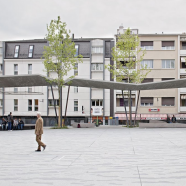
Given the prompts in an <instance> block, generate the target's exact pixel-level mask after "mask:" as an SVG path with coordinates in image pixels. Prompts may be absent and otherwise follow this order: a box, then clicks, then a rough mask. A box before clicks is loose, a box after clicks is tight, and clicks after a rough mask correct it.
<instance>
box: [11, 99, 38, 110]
mask: <svg viewBox="0 0 186 186" xmlns="http://www.w3.org/2000/svg"><path fill="white" fill-rule="evenodd" d="M32 106H33V101H32V99H29V100H28V111H38V110H39V102H38V99H34V110H33V107H32ZM14 111H18V99H14Z"/></svg>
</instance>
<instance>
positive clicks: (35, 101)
mask: <svg viewBox="0 0 186 186" xmlns="http://www.w3.org/2000/svg"><path fill="white" fill-rule="evenodd" d="M34 103H35V107H34V111H38V106H39V102H38V99H35V100H34Z"/></svg>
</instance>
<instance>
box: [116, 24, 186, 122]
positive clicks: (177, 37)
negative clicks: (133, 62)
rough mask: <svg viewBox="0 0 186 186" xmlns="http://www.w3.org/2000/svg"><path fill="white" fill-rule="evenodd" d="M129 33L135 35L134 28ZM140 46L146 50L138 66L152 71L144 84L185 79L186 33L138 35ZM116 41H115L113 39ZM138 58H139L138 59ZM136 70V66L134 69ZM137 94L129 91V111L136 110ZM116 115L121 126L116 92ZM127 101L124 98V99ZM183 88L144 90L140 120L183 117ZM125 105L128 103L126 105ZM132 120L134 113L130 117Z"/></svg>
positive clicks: (120, 102)
mask: <svg viewBox="0 0 186 186" xmlns="http://www.w3.org/2000/svg"><path fill="white" fill-rule="evenodd" d="M125 30H126V29H124V28H123V27H122V26H120V27H119V29H118V30H117V35H116V37H115V38H116V39H117V36H118V35H119V34H120V33H124V31H125ZM131 32H132V33H134V34H138V30H137V29H131ZM138 36H139V40H140V46H139V47H141V48H142V49H145V50H146V54H145V56H144V59H143V61H142V62H141V65H147V66H148V67H149V68H150V69H151V72H150V73H149V74H148V75H147V77H146V78H145V80H144V83H147V82H158V81H165V80H172V79H180V78H185V77H186V76H185V75H186V71H185V69H186V65H185V59H186V34H185V33H183V34H164V33H161V34H138ZM116 39H115V40H116ZM137 57H138V56H137ZM136 68H138V67H136ZM137 94H138V92H136V91H133V92H132V112H133V113H134V112H135V110H136V102H137ZM115 99H116V106H115V116H116V117H119V120H120V123H122V120H126V117H125V114H124V108H123V99H122V97H121V91H117V90H116V91H115ZM126 100H127V99H126ZM185 100H186V89H185V88H181V89H168V90H166V89H165V90H164V89H163V90H146V91H141V93H140V100H139V107H138V118H141V119H142V120H150V119H157V120H162V119H165V118H167V114H169V115H170V116H171V115H173V114H176V115H177V118H178V119H183V118H186V117H185V116H186V115H184V114H183V113H186V101H185ZM126 104H127V103H126ZM133 117H134V114H133Z"/></svg>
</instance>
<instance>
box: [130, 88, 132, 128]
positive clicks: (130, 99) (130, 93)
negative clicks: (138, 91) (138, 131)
mask: <svg viewBox="0 0 186 186" xmlns="http://www.w3.org/2000/svg"><path fill="white" fill-rule="evenodd" d="M129 107H130V109H129V110H130V113H129V114H130V125H131V126H132V105H131V90H130V98H129Z"/></svg>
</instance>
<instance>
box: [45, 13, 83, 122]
mask: <svg viewBox="0 0 186 186" xmlns="http://www.w3.org/2000/svg"><path fill="white" fill-rule="evenodd" d="M47 32H48V33H47V34H46V39H47V41H48V43H49V46H45V47H44V49H45V51H44V52H43V58H44V62H43V63H44V66H45V70H46V72H47V74H48V76H49V77H51V75H52V74H53V73H54V74H55V77H54V76H53V77H52V78H53V80H52V82H55V83H56V84H57V87H58V94H59V103H60V102H62V100H60V90H61V91H62V87H63V85H64V81H65V79H64V78H65V77H67V76H68V72H69V71H70V70H73V69H75V64H76V63H80V62H82V55H77V54H76V49H75V43H74V42H73V41H72V38H71V37H70V30H67V29H66V23H65V22H62V21H61V19H60V17H59V16H58V19H57V20H51V22H50V24H49V25H47ZM72 77H73V76H71V77H70V78H72ZM59 105H60V104H59ZM61 105H62V104H61ZM61 109H62V108H61V107H60V106H59V119H58V126H60V123H61V122H60V119H61Z"/></svg>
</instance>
